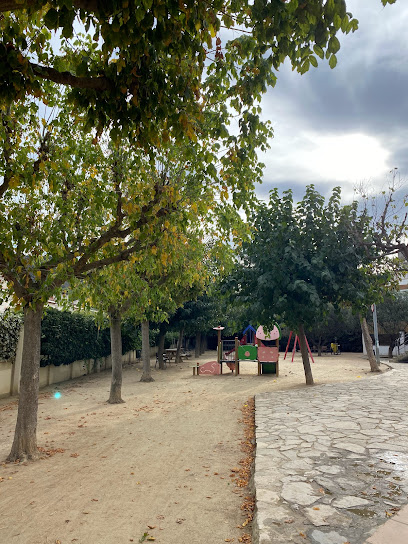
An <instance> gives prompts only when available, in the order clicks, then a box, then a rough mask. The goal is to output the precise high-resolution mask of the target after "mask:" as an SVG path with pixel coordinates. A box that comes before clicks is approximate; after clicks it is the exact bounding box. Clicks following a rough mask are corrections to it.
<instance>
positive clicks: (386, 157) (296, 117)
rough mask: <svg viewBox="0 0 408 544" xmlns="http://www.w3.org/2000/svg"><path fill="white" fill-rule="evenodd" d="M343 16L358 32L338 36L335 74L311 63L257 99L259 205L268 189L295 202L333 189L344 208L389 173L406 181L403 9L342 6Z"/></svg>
mask: <svg viewBox="0 0 408 544" xmlns="http://www.w3.org/2000/svg"><path fill="white" fill-rule="evenodd" d="M347 8H348V10H349V11H351V12H352V13H353V15H354V17H356V18H357V19H358V20H359V23H360V28H359V30H358V31H357V32H355V33H354V34H349V35H342V34H341V35H339V39H340V42H341V44H342V47H341V50H340V51H339V53H338V54H337V58H338V64H337V67H336V68H335V69H334V70H331V69H330V68H329V67H328V65H327V63H326V62H324V61H320V60H319V67H318V68H317V69H314V68H311V69H310V71H309V72H308V73H307V74H305V75H303V76H300V75H299V74H297V73H294V72H292V71H291V68H290V66H288V65H285V66H284V67H283V68H282V69H281V70H280V71H279V73H278V83H277V85H276V87H275V88H274V89H271V90H270V91H269V92H268V94H267V95H266V96H265V97H264V100H263V103H262V106H263V112H264V113H263V115H264V118H265V119H269V120H270V121H271V122H272V125H273V128H274V135H275V137H274V139H273V140H271V148H270V150H269V151H268V152H267V153H266V154H264V155H262V157H261V158H262V161H263V162H264V163H265V164H266V169H265V173H264V183H263V184H262V185H261V186H259V187H258V189H257V192H258V195H259V196H261V197H266V196H267V193H268V191H269V190H270V189H271V188H272V187H279V188H280V189H282V190H284V189H287V188H292V189H293V190H294V193H295V195H296V196H297V197H301V196H302V195H303V193H304V187H305V185H308V184H310V183H314V184H315V185H316V187H317V189H318V190H319V191H320V192H321V193H323V194H326V195H327V194H328V193H329V192H330V190H331V188H332V187H334V186H336V185H340V186H341V187H342V189H343V197H344V199H345V200H349V199H351V198H352V197H353V189H354V187H355V186H356V184H358V183H360V182H361V181H364V182H365V183H367V184H368V185H370V186H371V187H373V188H376V189H381V188H382V187H383V186H384V185H385V184H386V183H387V179H389V174H388V173H389V171H390V170H391V169H393V168H394V167H398V172H400V174H401V177H402V178H404V179H407V180H408V38H407V28H408V5H407V2H406V1H405V0H397V2H396V4H394V5H388V6H387V7H385V8H383V6H382V4H381V1H380V0H347Z"/></svg>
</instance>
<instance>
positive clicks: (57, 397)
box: [54, 391, 61, 399]
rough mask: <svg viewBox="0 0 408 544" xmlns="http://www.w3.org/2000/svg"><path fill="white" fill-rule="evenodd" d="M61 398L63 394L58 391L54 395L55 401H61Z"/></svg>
mask: <svg viewBox="0 0 408 544" xmlns="http://www.w3.org/2000/svg"><path fill="white" fill-rule="evenodd" d="M59 398H61V393H60V392H59V391H57V392H56V393H54V399H59Z"/></svg>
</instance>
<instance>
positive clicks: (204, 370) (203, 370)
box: [199, 361, 221, 376]
mask: <svg viewBox="0 0 408 544" xmlns="http://www.w3.org/2000/svg"><path fill="white" fill-rule="evenodd" d="M199 374H200V376H201V374H208V375H210V374H221V365H220V364H218V363H217V361H209V362H208V363H203V364H202V365H200V369H199Z"/></svg>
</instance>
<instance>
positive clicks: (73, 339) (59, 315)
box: [41, 308, 110, 366]
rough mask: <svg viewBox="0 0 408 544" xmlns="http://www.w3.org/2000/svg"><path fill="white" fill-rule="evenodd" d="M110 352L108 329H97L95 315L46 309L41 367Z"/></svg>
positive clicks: (42, 331)
mask: <svg viewBox="0 0 408 544" xmlns="http://www.w3.org/2000/svg"><path fill="white" fill-rule="evenodd" d="M109 354H110V337H109V329H98V327H97V325H96V323H95V320H94V319H93V318H92V317H90V316H86V315H83V314H79V313H72V312H68V311H59V310H54V309H51V308H50V309H47V310H46V312H45V315H44V318H43V321H42V326H41V366H47V365H55V366H59V365H69V364H70V363H73V362H74V361H80V360H82V359H96V358H99V357H106V356H107V355H109Z"/></svg>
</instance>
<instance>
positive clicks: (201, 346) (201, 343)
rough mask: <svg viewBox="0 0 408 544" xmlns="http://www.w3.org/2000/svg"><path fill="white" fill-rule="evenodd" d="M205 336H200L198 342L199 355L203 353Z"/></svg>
mask: <svg viewBox="0 0 408 544" xmlns="http://www.w3.org/2000/svg"><path fill="white" fill-rule="evenodd" d="M205 340H206V338H205V335H203V334H202V335H201V342H200V355H202V354H203V353H204V352H205Z"/></svg>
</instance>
